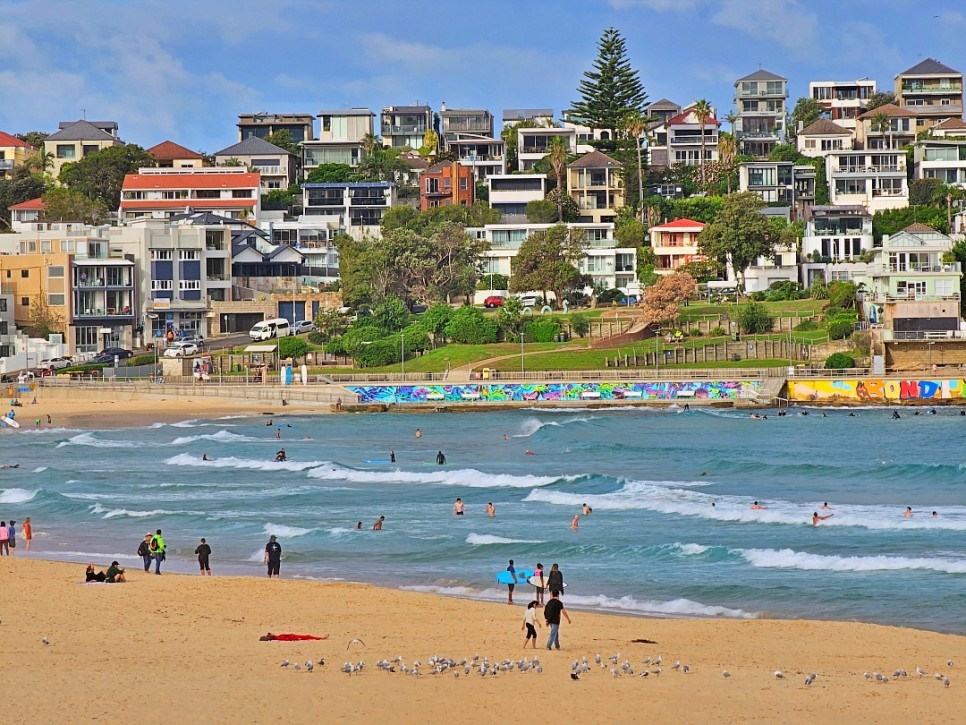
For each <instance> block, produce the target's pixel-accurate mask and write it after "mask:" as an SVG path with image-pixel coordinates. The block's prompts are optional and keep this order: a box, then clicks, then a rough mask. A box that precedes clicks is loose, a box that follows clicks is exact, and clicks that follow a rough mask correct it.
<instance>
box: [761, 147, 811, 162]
mask: <svg viewBox="0 0 966 725" xmlns="http://www.w3.org/2000/svg"><path fill="white" fill-rule="evenodd" d="M768 160H769V161H791V162H792V163H796V164H797V163H801V162H803V161H805V160H806V157H803V156H802V155H801V154H800V153H798V148H797V147H796V146H794V145H793V144H787V143H783V144H778V145H777V146H775V148H773V149H772V150H771V153H770V154H768Z"/></svg>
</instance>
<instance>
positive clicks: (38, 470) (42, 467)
mask: <svg viewBox="0 0 966 725" xmlns="http://www.w3.org/2000/svg"><path fill="white" fill-rule="evenodd" d="M46 470H47V466H37V467H36V468H35V469H34V470H33V473H43V472H44V471H46Z"/></svg>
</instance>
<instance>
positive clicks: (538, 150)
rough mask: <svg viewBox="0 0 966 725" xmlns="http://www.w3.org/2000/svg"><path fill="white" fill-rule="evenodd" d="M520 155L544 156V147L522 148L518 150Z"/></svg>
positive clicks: (545, 148)
mask: <svg viewBox="0 0 966 725" xmlns="http://www.w3.org/2000/svg"><path fill="white" fill-rule="evenodd" d="M520 153H521V154H544V155H545V154H546V153H547V147H546V146H523V147H521V148H520Z"/></svg>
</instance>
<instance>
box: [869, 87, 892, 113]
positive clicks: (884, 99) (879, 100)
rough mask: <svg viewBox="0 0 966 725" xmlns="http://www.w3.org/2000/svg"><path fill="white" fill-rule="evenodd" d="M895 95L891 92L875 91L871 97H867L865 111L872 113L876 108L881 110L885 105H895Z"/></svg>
mask: <svg viewBox="0 0 966 725" xmlns="http://www.w3.org/2000/svg"><path fill="white" fill-rule="evenodd" d="M895 102H896V94H895V93H893V92H892V91H876V92H875V93H873V94H872V95H871V96H869V105H868V107H867V108H866V109H865V110H866V111H874V110H875V109H876V108H881V107H882V106H884V105H886V104H887V103H895Z"/></svg>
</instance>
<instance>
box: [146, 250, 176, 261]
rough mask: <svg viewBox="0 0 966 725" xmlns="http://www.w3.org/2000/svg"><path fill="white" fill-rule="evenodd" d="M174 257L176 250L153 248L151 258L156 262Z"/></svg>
mask: <svg viewBox="0 0 966 725" xmlns="http://www.w3.org/2000/svg"><path fill="white" fill-rule="evenodd" d="M171 259H174V252H173V251H172V250H170V249H152V250H151V260H152V261H155V262H166V261H170V260H171Z"/></svg>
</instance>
